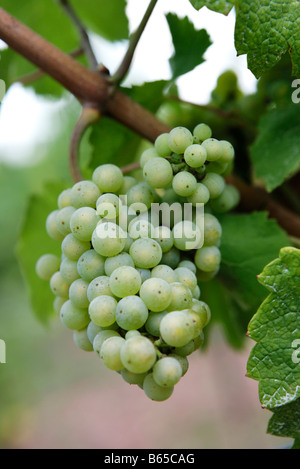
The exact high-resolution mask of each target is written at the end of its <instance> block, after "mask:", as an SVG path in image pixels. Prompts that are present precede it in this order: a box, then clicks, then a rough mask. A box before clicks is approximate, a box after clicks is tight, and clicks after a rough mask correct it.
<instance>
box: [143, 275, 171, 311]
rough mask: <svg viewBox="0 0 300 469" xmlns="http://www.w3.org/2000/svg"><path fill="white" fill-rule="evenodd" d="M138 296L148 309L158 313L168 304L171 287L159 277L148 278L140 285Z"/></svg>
mask: <svg viewBox="0 0 300 469" xmlns="http://www.w3.org/2000/svg"><path fill="white" fill-rule="evenodd" d="M140 297H141V298H142V300H143V301H144V303H145V305H146V306H147V308H148V309H150V310H151V311H153V312H155V313H158V312H160V311H164V310H165V309H166V308H167V307H168V306H169V304H170V302H171V298H172V288H171V287H170V285H169V284H168V283H167V282H166V281H165V280H163V279H161V278H150V279H149V280H146V281H145V282H144V283H143V285H142V286H141V289H140Z"/></svg>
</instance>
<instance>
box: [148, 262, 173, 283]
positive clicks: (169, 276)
mask: <svg viewBox="0 0 300 469" xmlns="http://www.w3.org/2000/svg"><path fill="white" fill-rule="evenodd" d="M151 277H152V278H161V279H163V280H165V281H166V282H167V283H174V282H178V277H177V275H176V272H175V271H174V270H173V269H172V268H171V267H169V266H168V265H164V264H159V265H158V266H157V267H154V269H153V270H152V272H151Z"/></svg>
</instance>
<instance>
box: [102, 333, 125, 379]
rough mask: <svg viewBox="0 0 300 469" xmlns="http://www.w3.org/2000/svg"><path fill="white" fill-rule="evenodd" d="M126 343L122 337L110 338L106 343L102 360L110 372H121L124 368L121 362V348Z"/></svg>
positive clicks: (103, 347)
mask: <svg viewBox="0 0 300 469" xmlns="http://www.w3.org/2000/svg"><path fill="white" fill-rule="evenodd" d="M124 342H125V339H123V338H122V337H110V338H109V339H107V340H105V341H104V343H103V345H102V347H101V350H100V358H101V360H103V363H104V365H105V366H106V367H107V368H109V369H110V370H114V371H121V370H122V369H123V368H124V365H123V363H122V361H121V348H122V345H123V344H124Z"/></svg>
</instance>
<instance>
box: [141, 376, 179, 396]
mask: <svg viewBox="0 0 300 469" xmlns="http://www.w3.org/2000/svg"><path fill="white" fill-rule="evenodd" d="M143 389H144V392H145V394H146V396H147V397H149V399H151V400H152V401H157V402H162V401H165V400H167V399H169V397H171V395H172V394H173V391H174V387H173V386H171V387H166V388H165V387H162V386H159V385H158V384H157V383H156V381H155V380H154V378H153V374H152V373H150V374H149V375H148V376H146V378H145V380H144V384H143Z"/></svg>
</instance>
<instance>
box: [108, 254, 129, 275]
mask: <svg viewBox="0 0 300 469" xmlns="http://www.w3.org/2000/svg"><path fill="white" fill-rule="evenodd" d="M124 266H128V267H134V262H133V260H132V258H131V256H130V255H129V254H128V253H127V252H121V254H118V255H117V256H114V257H108V258H107V259H106V261H105V265H104V269H105V273H106V275H107V276H108V277H110V276H111V274H112V273H113V272H114V271H115V270H116V269H118V268H119V267H124Z"/></svg>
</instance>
